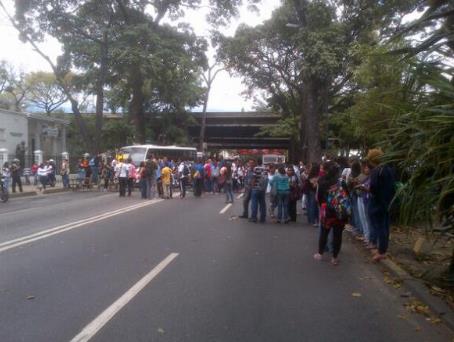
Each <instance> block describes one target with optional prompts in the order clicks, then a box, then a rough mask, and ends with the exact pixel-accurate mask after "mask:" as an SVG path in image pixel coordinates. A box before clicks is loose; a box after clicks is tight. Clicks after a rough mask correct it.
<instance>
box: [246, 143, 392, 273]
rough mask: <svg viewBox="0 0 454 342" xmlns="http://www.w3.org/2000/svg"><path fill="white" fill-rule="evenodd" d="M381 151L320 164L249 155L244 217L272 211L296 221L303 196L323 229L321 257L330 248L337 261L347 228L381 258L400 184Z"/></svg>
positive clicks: (275, 217) (275, 218)
mask: <svg viewBox="0 0 454 342" xmlns="http://www.w3.org/2000/svg"><path fill="white" fill-rule="evenodd" d="M382 157H383V152H382V151H381V150H380V149H372V150H370V151H369V152H368V154H367V157H366V158H365V159H363V160H361V159H359V158H353V159H351V160H346V159H345V158H337V159H336V160H330V159H329V158H327V159H325V161H324V162H322V163H321V164H316V163H311V164H308V165H304V164H303V163H300V164H299V165H287V167H285V166H284V165H278V166H276V165H267V167H266V168H262V167H256V166H255V161H254V160H250V161H249V163H248V168H247V169H246V170H245V177H244V185H245V190H244V199H243V213H242V215H241V216H240V217H241V218H244V219H249V220H250V221H251V222H257V221H258V219H259V221H260V222H265V221H266V216H267V213H268V214H269V216H270V219H271V221H272V222H275V223H284V224H287V223H290V222H295V221H296V219H297V203H298V201H301V207H302V210H303V212H304V213H305V215H306V216H307V223H308V224H310V225H313V226H314V227H317V228H319V230H320V233H319V243H318V251H317V253H315V254H314V258H315V259H316V260H321V259H322V258H323V254H324V253H325V252H326V251H330V252H331V253H332V259H331V262H332V263H333V264H334V265H337V264H338V262H339V260H338V255H339V252H340V249H341V245H342V234H343V231H344V229H348V230H351V231H352V233H353V235H354V236H355V238H356V239H358V240H360V241H362V242H363V243H364V247H365V248H367V249H370V250H371V251H372V252H373V260H374V261H380V260H381V259H383V258H385V257H386V252H387V249H388V243H389V225H390V220H389V208H390V205H391V203H392V200H393V198H394V195H395V184H396V181H395V175H394V171H393V169H392V168H391V167H390V166H388V165H386V164H382V163H381V158H382ZM267 194H268V196H267ZM267 202H268V203H267ZM249 209H250V213H249ZM276 210H277V213H276ZM258 214H259V216H258Z"/></svg>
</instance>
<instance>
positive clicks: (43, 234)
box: [0, 199, 162, 253]
mask: <svg viewBox="0 0 454 342" xmlns="http://www.w3.org/2000/svg"><path fill="white" fill-rule="evenodd" d="M161 201H162V200H161V199H158V200H151V201H146V202H143V203H138V204H134V205H131V206H129V207H126V208H122V209H117V210H114V211H110V212H107V213H104V214H101V215H97V216H93V217H89V218H86V219H83V220H79V221H76V222H71V223H67V224H64V225H61V226H57V227H54V228H50V229H46V230H43V231H40V232H37V233H34V234H31V235H27V236H23V237H20V238H17V239H14V240H10V241H6V242H3V243H0V253H1V252H5V251H7V250H9V249H12V248H15V247H19V246H22V245H25V244H28V243H30V242H33V241H37V240H41V239H45V238H47V237H50V236H53V235H56V234H60V233H63V232H66V231H68V230H72V229H75V228H78V227H82V226H85V225H87V224H89V223H94V222H98V221H101V220H104V219H107V218H110V217H113V216H117V215H120V214H124V213H127V212H129V211H132V210H135V209H139V208H142V207H146V206H149V205H151V204H154V203H157V202H161Z"/></svg>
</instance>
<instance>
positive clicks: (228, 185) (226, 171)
mask: <svg viewBox="0 0 454 342" xmlns="http://www.w3.org/2000/svg"><path fill="white" fill-rule="evenodd" d="M220 173H221V177H222V178H223V183H224V192H225V203H233V178H232V176H233V175H232V165H231V164H230V163H227V164H226V165H225V166H223V167H222V168H221V171H220Z"/></svg>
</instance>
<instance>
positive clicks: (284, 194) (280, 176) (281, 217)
mask: <svg viewBox="0 0 454 342" xmlns="http://www.w3.org/2000/svg"><path fill="white" fill-rule="evenodd" d="M272 183H273V185H272V186H275V187H276V198H277V221H276V222H277V223H282V222H283V223H288V222H289V217H288V201H289V196H290V185H289V178H288V176H287V174H286V173H285V167H284V166H280V167H279V168H278V173H277V175H275V176H274V177H273V180H272Z"/></svg>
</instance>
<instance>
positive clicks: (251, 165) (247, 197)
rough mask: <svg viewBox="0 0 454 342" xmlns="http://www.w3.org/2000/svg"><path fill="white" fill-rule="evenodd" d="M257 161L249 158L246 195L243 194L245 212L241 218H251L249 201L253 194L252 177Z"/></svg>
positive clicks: (245, 180)
mask: <svg viewBox="0 0 454 342" xmlns="http://www.w3.org/2000/svg"><path fill="white" fill-rule="evenodd" d="M255 165H256V162H255V160H254V159H249V161H248V166H247V169H246V171H245V175H244V196H243V214H242V215H241V216H239V217H240V218H245V219H247V218H249V202H250V201H251V194H252V179H253V178H254V167H255Z"/></svg>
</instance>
